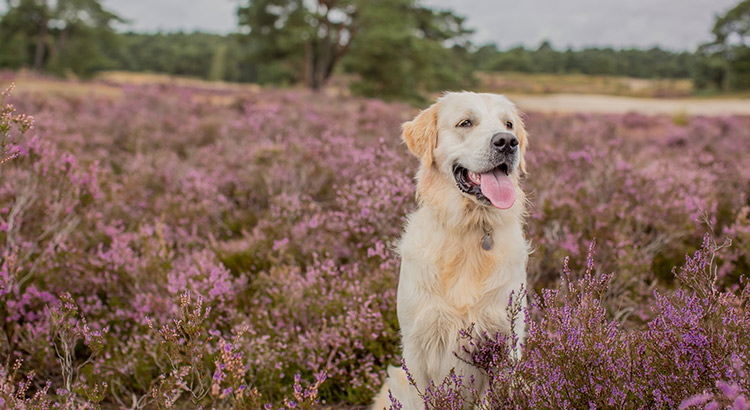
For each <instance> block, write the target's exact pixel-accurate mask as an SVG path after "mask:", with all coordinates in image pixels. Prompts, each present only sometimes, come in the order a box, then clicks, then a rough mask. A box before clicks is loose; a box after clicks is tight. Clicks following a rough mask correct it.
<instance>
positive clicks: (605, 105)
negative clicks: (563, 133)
mask: <svg viewBox="0 0 750 410" xmlns="http://www.w3.org/2000/svg"><path fill="white" fill-rule="evenodd" d="M508 97H509V98H510V99H511V100H513V101H514V102H515V103H516V104H517V105H518V106H519V107H520V108H521V110H524V111H541V112H561V113H571V112H591V113H611V114H618V113H626V112H638V113H643V114H688V115H710V116H722V115H750V99H748V98H675V99H669V98H634V97H618V96H610V95H584V94H549V95H522V94H518V95H513V94H509V95H508Z"/></svg>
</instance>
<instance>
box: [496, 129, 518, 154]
mask: <svg viewBox="0 0 750 410" xmlns="http://www.w3.org/2000/svg"><path fill="white" fill-rule="evenodd" d="M492 146H493V147H495V148H496V149H501V150H512V149H514V148H515V147H517V146H518V138H516V136H515V135H513V134H511V133H509V132H498V133H497V134H495V135H493V136H492Z"/></svg>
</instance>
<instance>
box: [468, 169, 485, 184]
mask: <svg viewBox="0 0 750 410" xmlns="http://www.w3.org/2000/svg"><path fill="white" fill-rule="evenodd" d="M469 179H471V182H473V183H475V184H478V183H480V182H481V181H482V176H481V175H479V174H477V173H476V172H474V171H469Z"/></svg>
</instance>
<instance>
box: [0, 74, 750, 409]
mask: <svg viewBox="0 0 750 410" xmlns="http://www.w3.org/2000/svg"><path fill="white" fill-rule="evenodd" d="M11 77H12V76H11ZM11 77H7V76H6V78H3V79H2V80H0V88H3V89H5V88H6V87H7V86H8V85H9V84H10V82H11V80H12V78H11ZM108 87H109V88H116V89H115V92H111V93H87V92H76V93H67V94H66V93H45V92H44V91H43V90H39V89H36V90H33V91H30V92H23V91H22V90H18V91H16V92H15V93H13V94H12V95H11V96H10V97H8V98H7V99H6V100H5V101H4V102H3V104H2V107H3V108H2V109H3V111H2V113H1V114H0V137H2V139H3V149H4V150H5V151H6V153H5V154H3V156H2V158H5V157H9V156H10V157H13V156H16V157H15V158H12V159H9V160H7V161H4V162H3V163H2V164H0V324H1V325H2V330H1V331H0V359H1V360H0V361H1V362H0V407H2V408H14V409H47V408H60V409H83V408H105V409H113V408H123V409H141V408H146V409H151V408H179V409H192V408H205V409H261V408H273V409H279V408H281V409H292V408H306V409H311V408H326V406H337V408H344V407H345V408H360V407H358V406H362V405H365V404H366V403H368V401H369V400H370V399H371V397H372V395H373V394H374V393H375V391H377V389H379V387H380V385H381V382H382V378H383V375H384V369H385V366H386V365H388V364H398V363H399V358H398V351H399V348H398V323H397V319H396V306H395V296H396V286H397V281H398V259H397V256H396V255H395V254H394V253H393V251H392V250H391V245H392V243H393V241H394V240H396V239H397V238H398V235H399V232H400V231H401V228H402V225H403V223H404V219H405V215H406V214H407V213H408V212H410V211H411V210H413V209H414V208H415V206H416V204H415V199H414V187H413V179H412V177H413V174H414V172H415V171H416V167H417V160H416V159H415V158H413V157H411V156H410V155H409V153H408V151H407V149H406V147H405V146H403V145H402V144H401V142H400V136H399V126H400V124H401V123H402V122H403V121H405V120H407V119H410V118H411V117H412V116H413V115H414V114H415V113H416V110H415V109H414V108H413V107H410V106H407V105H402V104H398V103H384V102H381V101H378V100H367V99H359V98H354V97H334V96H330V95H326V94H320V95H315V94H311V93H308V92H303V91H295V90H251V89H240V88H237V89H235V88H210V87H203V86H197V85H190V84H183V85H170V84H158V85H153V84H152V85H149V84H140V85H117V86H116V87H115V86H113V85H111V84H110V85H108ZM8 103H10V104H12V105H13V106H14V107H13V108H14V109H15V112H12V111H10V110H9V108H8V107H7V106H6V104H8ZM21 114H28V115H31V116H33V127H32V126H31V122H30V120H29V119H28V118H23V117H21ZM526 122H527V125H528V129H529V132H530V147H529V151H528V156H527V162H528V169H529V173H528V175H527V176H526V178H525V180H524V182H523V184H524V187H525V189H526V191H527V192H529V200H530V204H529V209H530V212H529V216H528V226H527V235H528V238H529V239H530V241H531V243H532V245H533V248H534V253H533V254H532V255H531V259H530V263H529V269H528V270H529V280H530V282H529V283H530V289H529V299H530V301H531V306H530V312H529V315H528V316H529V318H530V319H529V323H528V328H529V335H528V338H527V340H526V342H525V347H524V356H523V357H522V358H521V359H520V360H519V361H513V360H511V359H509V358H508V357H507V356H506V355H505V354H504V352H505V349H506V348H507V346H508V343H509V342H510V343H513V338H512V336H511V337H510V341H509V340H506V339H505V337H503V336H494V335H488V338H487V339H482V340H467V343H468V344H473V345H474V346H475V347H476V348H475V349H473V350H471V351H469V352H457V354H459V355H462V356H463V357H465V359H466V360H469V361H472V362H473V363H474V364H475V365H477V366H479V367H481V368H484V369H485V370H486V371H487V372H488V373H489V374H490V375H491V380H492V383H491V388H490V391H489V393H488V394H487V395H485V396H482V397H479V396H477V395H476V394H475V393H474V392H473V390H472V389H471V387H470V381H469V380H461V379H457V378H453V379H449V380H447V381H445V383H442V384H440V383H438V385H437V386H433V387H432V388H430V389H428V390H427V391H425V392H424V393H425V401H426V408H428V409H440V410H444V409H459V408H461V407H462V406H464V404H465V403H474V404H476V405H477V406H478V408H481V409H487V410H490V409H506V408H508V409H511V408H516V409H565V408H575V409H594V408H597V409H674V408H681V409H686V408H694V409H699V408H700V409H703V408H705V409H719V408H732V409H748V408H750V375H749V374H748V373H747V372H748V371H750V348H748V346H749V345H750V310H748V307H749V304H750V288H748V287H747V286H746V280H747V279H745V278H744V276H743V275H747V274H748V273H750V117H738V116H722V117H701V116H688V115H684V114H683V115H676V116H665V115H661V116H647V115H643V114H634V113H630V114H618V115H615V114H598V115H593V114H585V113H573V114H552V113H535V112H529V113H527V116H526ZM511 311H512V309H511ZM458 386H463V387H458ZM466 386H468V387H466ZM316 402H317V404H316ZM266 403H269V404H268V405H266ZM396 408H398V407H396Z"/></svg>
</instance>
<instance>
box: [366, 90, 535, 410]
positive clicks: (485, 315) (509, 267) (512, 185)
mask: <svg viewBox="0 0 750 410" xmlns="http://www.w3.org/2000/svg"><path fill="white" fill-rule="evenodd" d="M402 131H403V133H402V137H403V140H404V142H406V145H407V147H408V148H409V150H410V151H411V152H412V153H413V154H414V155H416V156H417V157H418V158H419V160H420V167H419V171H418V172H417V176H416V182H417V200H418V203H419V208H418V209H417V210H416V211H415V212H414V213H412V214H411V215H409V217H408V220H407V223H406V228H405V230H404V233H403V236H402V237H401V240H400V242H399V243H398V245H397V249H398V251H399V254H400V257H401V271H400V275H399V284H398V296H397V312H398V321H399V324H400V327H401V341H402V348H403V354H402V357H403V359H404V362H405V364H406V367H407V368H408V370H409V373H410V374H411V375H412V377H413V381H414V384H416V387H415V386H414V385H412V384H411V383H410V382H409V380H408V379H407V375H406V373H405V372H404V370H403V369H402V368H400V367H390V368H389V369H388V377H387V379H386V381H385V383H384V385H383V388H382V390H381V391H380V393H379V394H378V395H377V396H376V397H375V399H374V404H373V405H372V407H371V409H372V410H382V409H384V408H385V409H387V408H388V407H389V406H390V404H391V402H390V399H389V391H390V394H392V395H393V397H395V398H396V399H398V401H399V402H400V403H401V404H402V406H403V407H402V408H403V409H404V410H419V409H424V404H423V401H422V399H421V398H420V396H419V394H418V391H417V389H419V391H421V392H424V391H425V388H426V387H427V386H428V385H429V383H430V381H434V382H435V383H436V384H440V382H442V380H443V379H444V378H445V377H446V376H447V375H448V374H449V372H450V371H451V369H453V370H454V371H455V372H456V374H458V375H461V376H464V377H469V376H473V378H474V380H475V384H474V387H475V388H477V389H478V390H479V391H480V392H482V391H484V390H486V388H487V385H488V380H487V376H486V375H485V374H483V373H482V372H481V371H480V370H479V369H477V368H475V367H473V366H471V365H470V364H468V363H466V362H465V361H463V360H461V359H459V358H458V357H456V355H455V354H454V352H457V353H461V349H462V339H461V337H460V332H461V331H462V330H466V329H469V328H471V329H472V332H473V334H474V335H476V336H481V335H484V334H488V335H495V334H497V333H498V332H502V333H504V334H508V333H510V331H511V329H510V325H511V323H510V320H509V318H508V317H507V316H508V315H507V312H506V310H507V308H508V303H509V298H510V297H511V295H519V294H520V293H522V289H525V286H526V263H527V260H528V255H529V245H528V242H527V241H526V239H525V237H524V234H523V224H524V217H525V202H526V198H525V195H524V192H523V191H522V190H521V187H520V184H519V177H520V176H521V175H522V174H523V173H525V169H526V165H525V160H524V153H525V151H526V148H527V145H528V136H527V133H526V129H525V128H524V123H523V120H522V118H521V115H520V113H519V111H518V110H517V108H516V106H515V105H514V104H513V103H512V102H510V101H509V100H508V99H507V98H506V97H504V96H502V95H497V94H484V93H482V94H480V93H473V92H455V93H454V92H451V93H446V94H444V95H443V96H442V97H441V98H439V99H438V100H437V101H436V102H435V103H434V104H433V105H431V106H430V107H429V108H427V109H425V110H423V111H421V112H420V113H419V114H418V115H417V116H416V117H415V118H414V119H413V120H412V121H408V122H406V123H404V124H403V126H402ZM522 297H523V300H522V303H523V305H524V306H525V303H526V299H525V296H522ZM517 319H518V320H517V321H516V322H515V325H514V326H515V327H514V332H515V333H516V335H517V336H518V337H519V339H521V340H522V339H523V337H524V330H525V329H524V328H523V323H524V317H523V316H522V315H521V317H517ZM516 354H520V353H518V352H516Z"/></svg>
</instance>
